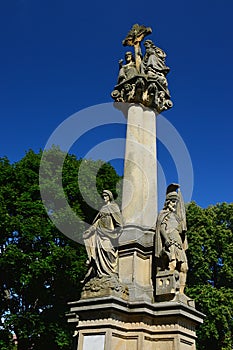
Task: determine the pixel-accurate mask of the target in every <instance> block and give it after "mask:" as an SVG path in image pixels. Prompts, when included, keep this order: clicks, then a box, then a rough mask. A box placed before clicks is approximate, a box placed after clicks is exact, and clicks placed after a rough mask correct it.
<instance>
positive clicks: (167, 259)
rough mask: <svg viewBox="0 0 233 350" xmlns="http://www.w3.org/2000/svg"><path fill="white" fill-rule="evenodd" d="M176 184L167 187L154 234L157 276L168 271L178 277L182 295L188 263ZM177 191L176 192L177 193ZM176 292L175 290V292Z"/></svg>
mask: <svg viewBox="0 0 233 350" xmlns="http://www.w3.org/2000/svg"><path fill="white" fill-rule="evenodd" d="M179 187H180V186H179V185H178V184H171V185H169V186H168V187H167V193H166V200H165V204H164V208H163V209H162V210H161V212H160V213H159V215H158V219H157V224H156V233H155V258H156V267H157V275H159V274H160V273H161V272H162V273H163V271H169V273H174V274H176V276H177V275H178V274H179V276H178V278H177V279H178V280H179V283H178V285H179V290H178V292H179V293H181V294H182V293H184V288H185V283H186V276H187V271H188V263H187V257H186V253H185V251H186V249H187V248H188V243H187V237H186V231H187V228H186V215H185V207H184V202H183V199H182V195H181V192H180V190H179ZM177 189H178V192H177ZM176 291H177V290H176Z"/></svg>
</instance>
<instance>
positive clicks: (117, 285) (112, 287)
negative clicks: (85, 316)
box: [81, 275, 129, 300]
mask: <svg viewBox="0 0 233 350" xmlns="http://www.w3.org/2000/svg"><path fill="white" fill-rule="evenodd" d="M108 296H115V297H118V298H122V299H123V300H128V298H129V291H128V287H127V286H125V285H124V284H123V283H121V282H120V281H119V279H118V277H117V276H114V275H112V276H103V277H94V278H92V279H91V280H90V281H89V282H87V283H86V284H85V285H84V287H83V290H82V293H81V300H82V299H91V298H98V297H101V298H103V297H108Z"/></svg>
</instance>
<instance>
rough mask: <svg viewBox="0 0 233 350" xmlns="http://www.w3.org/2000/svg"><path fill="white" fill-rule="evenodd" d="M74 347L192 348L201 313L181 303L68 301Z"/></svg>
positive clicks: (86, 349)
mask: <svg viewBox="0 0 233 350" xmlns="http://www.w3.org/2000/svg"><path fill="white" fill-rule="evenodd" d="M69 306H70V313H69V314H68V315H67V316H68V322H70V323H71V324H73V326H74V339H76V345H75V347H74V349H75V350H97V349H98V350H155V349H160V350H189V349H191V350H195V349H196V345H195V339H196V332H195V329H196V327H197V325H198V324H200V323H202V319H203V316H204V315H203V314H201V313H200V312H198V311H197V310H195V309H194V308H192V307H189V306H188V305H185V304H184V303H183V302H178V301H172V302H162V303H154V304H150V303H138V302H132V303H127V302H125V301H123V300H122V299H118V298H112V297H109V298H98V299H89V300H80V301H78V302H71V303H69Z"/></svg>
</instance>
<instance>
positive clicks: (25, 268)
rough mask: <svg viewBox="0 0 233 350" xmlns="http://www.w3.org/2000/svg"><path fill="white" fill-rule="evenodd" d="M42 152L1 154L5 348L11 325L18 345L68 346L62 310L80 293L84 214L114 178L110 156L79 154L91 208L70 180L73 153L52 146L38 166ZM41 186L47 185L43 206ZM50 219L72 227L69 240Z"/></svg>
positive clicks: (21, 349)
mask: <svg viewBox="0 0 233 350" xmlns="http://www.w3.org/2000/svg"><path fill="white" fill-rule="evenodd" d="M41 156H42V152H40V153H39V154H35V153H34V152H33V151H29V152H28V153H27V154H26V155H25V157H24V158H23V159H22V160H20V161H19V162H17V163H15V164H10V163H9V161H8V160H7V158H3V159H1V160H0V233H1V236H0V253H1V254H0V292H1V299H0V302H1V318H2V320H3V323H2V328H1V330H0V345H1V349H5V348H6V349H8V350H10V349H11V346H13V343H12V334H13V333H15V334H16V336H17V340H18V350H29V349H33V350H37V349H38V350H39V349H50V350H58V349H60V350H66V349H67V350H68V349H70V348H71V341H72V334H71V330H70V328H69V326H68V324H67V322H66V318H65V313H66V312H67V311H68V309H67V302H68V301H71V300H76V299H79V297H80V291H81V284H80V281H81V280H82V279H83V276H84V273H85V261H86V252H85V248H84V246H83V245H82V244H81V240H80V237H81V234H82V232H81V230H82V229H84V226H85V224H84V223H85V220H86V218H88V221H89V222H90V221H91V220H92V219H93V217H94V215H95V210H97V209H98V205H99V204H100V196H99V194H98V191H99V192H101V190H102V189H103V188H104V187H106V188H109V189H111V190H114V189H115V187H116V183H117V181H118V180H119V177H118V176H117V175H116V173H115V170H114V169H113V168H112V167H111V166H110V165H109V164H104V163H103V162H101V161H98V162H94V161H91V160H90V161H86V163H87V164H86V165H87V166H86V167H84V169H83V172H82V176H83V177H84V180H85V181H84V183H83V184H82V186H85V183H86V186H87V187H86V188H84V190H88V191H89V192H88V194H87V195H88V198H89V202H90V203H94V204H95V205H94V209H93V207H92V206H90V205H87V204H86V202H85V200H84V198H83V196H82V194H81V192H80V188H79V181H77V178H78V172H79V168H80V166H81V164H82V160H77V159H76V157H75V156H73V155H68V156H66V157H64V154H63V152H61V151H60V150H59V149H57V148H55V147H54V148H53V149H52V150H51V151H48V152H47V153H46V154H45V155H44V156H43V168H42V170H41ZM63 158H64V164H63V167H62V168H61V167H60V164H61V159H63ZM39 170H41V174H42V181H41V183H40V186H39ZM61 172H62V174H61ZM61 175H62V180H63V187H62V188H61V186H60V183H59V178H60V176H61ZM90 183H94V184H96V186H97V189H98V191H96V192H93V191H92V189H91V188H90V186H89V187H88V184H90ZM40 187H41V188H42V189H43V190H44V191H45V192H46V193H47V197H46V198H45V199H46V200H47V203H46V207H45V206H44V205H43V203H42V200H41V194H40ZM63 190H64V193H65V198H66V199H67V201H68V202H69V204H70V205H71V207H72V212H73V213H75V215H74V217H76V216H77V217H79V219H80V221H79V222H78V227H74V222H73V221H72V220H73V217H72V215H71V214H70V212H68V211H67V208H66V207H65V206H64V193H63ZM95 208H96V209H95ZM69 215H70V217H69ZM49 216H50V217H49ZM50 218H53V219H54V221H51V220H50ZM86 221H87V220H86ZM88 221H87V222H88ZM54 222H59V224H60V225H61V227H62V225H67V227H68V229H70V230H72V229H73V230H74V237H73V238H74V239H76V241H74V240H72V239H70V238H68V237H66V235H65V234H63V233H61V232H60V231H59V230H58V229H57V228H56V226H55V225H54ZM83 222H84V223H83ZM78 235H80V236H78ZM4 347H5V348H4Z"/></svg>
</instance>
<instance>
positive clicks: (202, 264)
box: [186, 203, 233, 350]
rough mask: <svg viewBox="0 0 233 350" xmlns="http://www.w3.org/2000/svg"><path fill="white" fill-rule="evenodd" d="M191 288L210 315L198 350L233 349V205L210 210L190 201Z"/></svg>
mask: <svg viewBox="0 0 233 350" xmlns="http://www.w3.org/2000/svg"><path fill="white" fill-rule="evenodd" d="M187 222H188V228H189V230H188V240H189V250H188V261H189V273H188V282H187V284H188V288H187V291H186V293H187V294H188V295H189V296H191V297H193V299H194V300H195V302H196V307H197V309H198V310H200V311H202V312H203V313H204V314H206V318H205V320H204V323H203V325H202V326H200V328H199V330H198V331H197V335H198V341H197V345H198V349H200V350H207V349H211V350H231V349H232V348H233V314H232V310H233V299H232V295H233V266H232V265H233V204H227V203H221V204H217V205H215V206H210V207H208V208H206V209H202V208H200V207H198V206H197V205H196V204H195V203H190V204H189V206H188V208H187Z"/></svg>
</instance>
